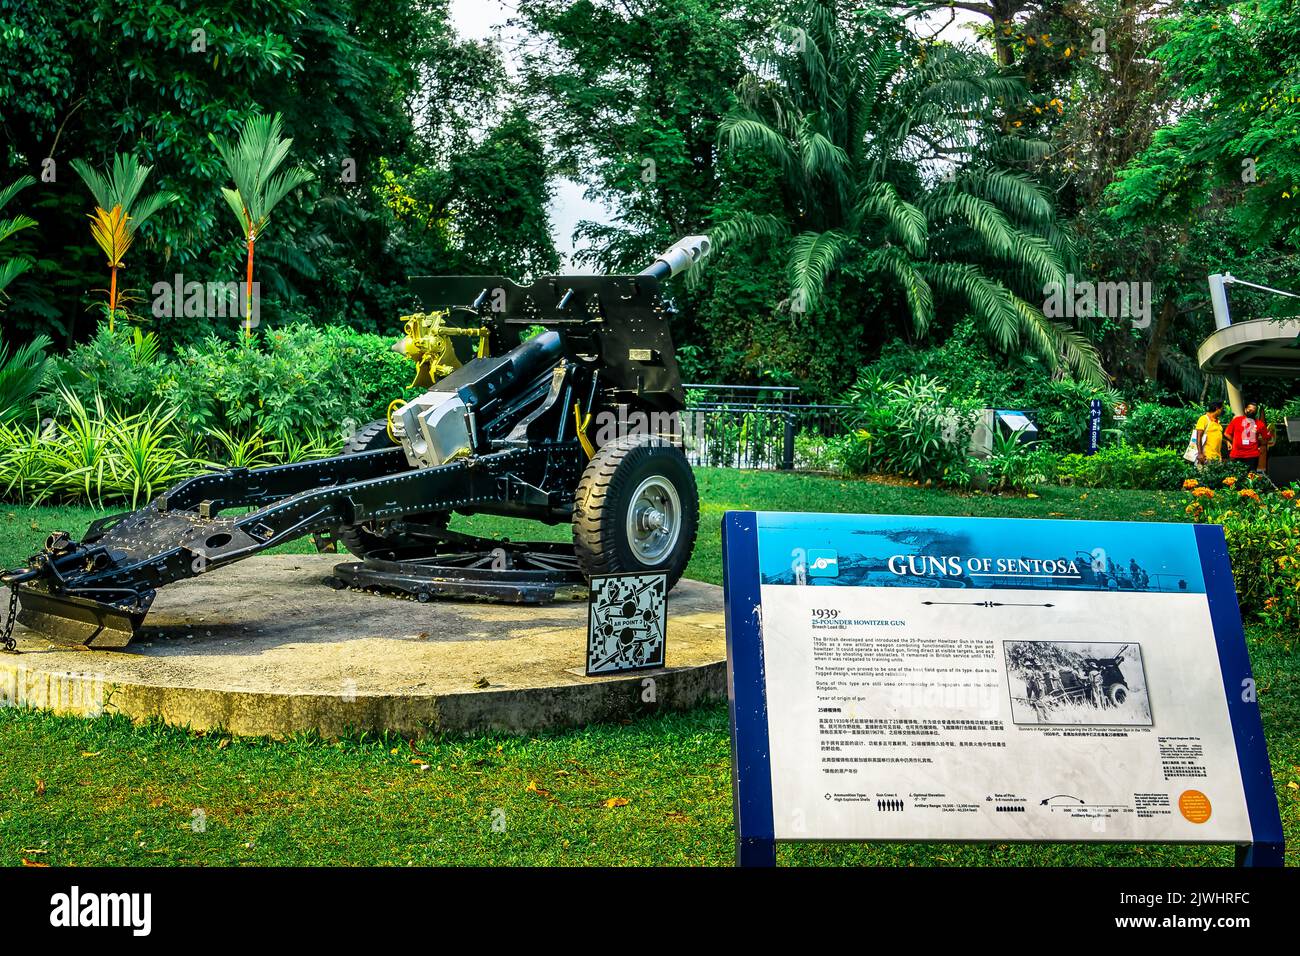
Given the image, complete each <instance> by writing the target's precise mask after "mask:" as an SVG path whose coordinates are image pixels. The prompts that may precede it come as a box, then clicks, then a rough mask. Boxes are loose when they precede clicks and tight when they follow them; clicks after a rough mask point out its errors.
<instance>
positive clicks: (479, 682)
mask: <svg viewBox="0 0 1300 956" xmlns="http://www.w3.org/2000/svg"><path fill="white" fill-rule="evenodd" d="M474 686H475V687H478V688H483V687H491V686H492V683H491V682H490V681H489V680H488V679H487V678H486V677H480V678H479V679H478V680H476V681H475V682H474Z"/></svg>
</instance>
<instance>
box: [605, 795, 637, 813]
mask: <svg viewBox="0 0 1300 956" xmlns="http://www.w3.org/2000/svg"><path fill="white" fill-rule="evenodd" d="M631 802H632V801H631V800H629V799H628V798H627V797H610V798H609V799H608V800H606V801H605V806H606V807H608V808H609V809H610V810H613V809H614V808H615V807H625V806H627V805H628V804H629V803H631Z"/></svg>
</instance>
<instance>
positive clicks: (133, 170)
mask: <svg viewBox="0 0 1300 956" xmlns="http://www.w3.org/2000/svg"><path fill="white" fill-rule="evenodd" d="M70 165H71V166H72V168H73V170H74V171H75V172H76V173H77V175H78V176H80V177H81V178H82V181H83V182H85V184H86V187H87V188H88V189H89V190H90V192H91V195H92V196H94V197H95V211H94V212H93V213H91V214H90V233H91V235H92V236H93V237H94V239H95V244H96V245H98V246H99V248H100V249H102V250H103V251H104V255H106V256H107V257H108V269H109V287H108V327H109V330H110V331H111V330H112V329H113V328H114V320H115V319H116V317H117V312H118V306H119V305H120V302H121V300H120V298H119V296H118V289H117V272H118V270H119V269H121V268H122V266H123V261H122V260H123V259H124V258H125V256H126V252H127V250H128V249H130V248H131V243H132V242H134V241H135V234H136V232H137V231H138V230H139V228H140V227H141V226H142V225H144V224H145V222H146V221H147V220H148V219H149V218H150V217H151V216H152V215H153V214H154V213H156V212H157V211H158V210H159V209H162V208H163V207H164V206H166V205H167V204H168V203H173V202H175V201H176V200H177V199H179V198H180V197H178V196H177V195H176V194H175V193H168V192H153V193H147V194H145V195H143V196H142V195H141V194H140V191H141V190H142V189H143V188H144V184H145V181H146V180H147V179H148V178H149V173H151V172H152V171H153V167H152V166H145V165H142V164H141V163H140V161H139V160H138V159H136V158H135V156H133V155H132V154H130V153H118V154H116V155H115V156H114V157H113V165H112V166H111V167H110V168H109V169H108V170H106V171H105V172H103V173H101V172H99V171H97V170H96V169H94V168H93V167H91V165H90V164H89V163H87V162H86V161H85V160H84V159H74V160H73V161H72V162H71V164H70Z"/></svg>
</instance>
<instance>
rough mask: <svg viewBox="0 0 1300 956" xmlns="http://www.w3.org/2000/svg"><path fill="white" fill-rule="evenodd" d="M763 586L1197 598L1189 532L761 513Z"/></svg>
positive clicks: (1094, 524) (1200, 586) (1097, 524)
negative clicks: (1161, 594) (1158, 594)
mask: <svg viewBox="0 0 1300 956" xmlns="http://www.w3.org/2000/svg"><path fill="white" fill-rule="evenodd" d="M757 519H758V542H759V556H758V557H759V571H760V574H761V580H762V583H763V584H807V585H822V586H825V585H844V586H850V587H950V588H1020V589H1062V590H1073V591H1077V590H1085V591H1163V592H1173V593H1185V594H1204V593H1205V581H1204V579H1203V577H1202V574H1201V566H1200V559H1199V556H1198V554H1197V548H1196V538H1195V531H1194V527H1193V526H1192V525H1187V524H1172V523H1169V524H1166V523H1154V522H1152V523H1140V522H1113V521H1106V522H1103V521H1041V520H1030V519H1023V518H952V517H921V516H911V515H872V516H870V520H869V521H864V520H863V519H864V516H862V515H807V514H797V513H774V512H761V513H759V514H758V515H757Z"/></svg>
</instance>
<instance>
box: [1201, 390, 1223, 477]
mask: <svg viewBox="0 0 1300 956" xmlns="http://www.w3.org/2000/svg"><path fill="white" fill-rule="evenodd" d="M1222 415H1223V402H1211V403H1210V405H1209V407H1208V408H1206V410H1205V414H1204V415H1202V416H1201V417H1200V418H1198V419H1197V420H1196V447H1197V455H1196V463H1197V464H1198V465H1202V464H1204V463H1205V462H1207V461H1219V460H1220V459H1222V458H1223V422H1221V421H1219V419H1220V418H1221V417H1222Z"/></svg>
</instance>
